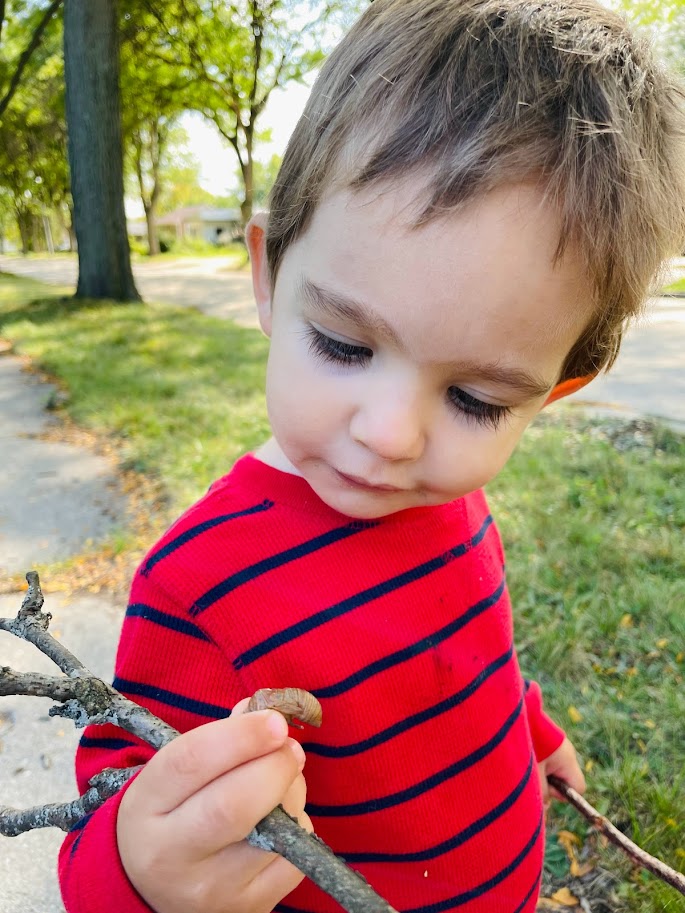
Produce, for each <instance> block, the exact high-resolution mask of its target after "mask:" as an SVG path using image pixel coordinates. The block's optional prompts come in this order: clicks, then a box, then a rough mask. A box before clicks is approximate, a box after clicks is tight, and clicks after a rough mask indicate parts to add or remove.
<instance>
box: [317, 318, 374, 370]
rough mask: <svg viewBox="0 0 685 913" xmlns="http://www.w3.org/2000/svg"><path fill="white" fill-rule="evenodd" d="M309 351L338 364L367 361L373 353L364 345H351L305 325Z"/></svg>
mask: <svg viewBox="0 0 685 913" xmlns="http://www.w3.org/2000/svg"><path fill="white" fill-rule="evenodd" d="M307 337H308V339H309V351H310V352H313V353H314V355H316V356H317V357H318V358H320V359H321V360H322V361H332V362H334V363H335V364H338V365H359V364H363V363H364V362H366V361H368V359H369V358H371V356H372V355H373V352H372V351H371V349H368V348H367V347H366V346H353V345H352V344H351V343H349V342H341V341H340V340H339V339H333V338H332V337H331V336H326V334H325V333H321V332H320V331H319V330H317V329H316V327H312V326H310V327H307Z"/></svg>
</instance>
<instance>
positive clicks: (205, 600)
mask: <svg viewBox="0 0 685 913" xmlns="http://www.w3.org/2000/svg"><path fill="white" fill-rule="evenodd" d="M374 526H378V523H377V522H374V521H371V520H354V521H353V522H352V523H346V524H345V526H339V527H337V528H336V529H331V530H329V531H328V532H326V533H323V534H322V535H321V536H315V537H314V538H313V539H310V540H309V541H308V542H302V543H300V545H295V546H293V547H292V548H287V549H285V551H282V552H277V553H276V554H275V555H269V557H268V558H263V559H262V560H261V561H258V562H257V563H256V564H251V565H250V566H249V567H245V568H243V569H242V570H240V571H238V572H237V573H235V574H231V576H230V577H227V578H226V579H225V580H222V581H221V583H217V584H216V586H213V587H212V588H211V590H208V591H207V592H206V593H205V594H204V595H203V596H200V598H199V599H197V600H196V601H195V603H194V605H192V606H191V608H190V614H191V615H192V616H193V618H196V617H197V616H198V615H199V614H200V613H201V612H204V611H205V609H208V608H209V607H210V606H212V605H214V603H215V602H218V600H219V599H222V598H223V597H224V596H226V595H228V593H230V592H232V590H235V589H237V588H238V587H239V586H242V585H243V584H244V583H248V582H249V581H250V580H254V579H255V578H256V577H259V576H261V575H262V574H266V573H268V572H269V571H273V570H274V569H275V568H277V567H281V566H282V565H284V564H288V563H289V562H290V561H297V560H298V558H304V557H305V556H306V555H311V554H312V552H316V551H318V550H319V549H320V548H326V546H328V545H332V544H333V543H334V542H340V541H341V540H342V539H347V537H348V536H353V535H355V533H360V532H362V531H363V530H365V529H372V528H373V527H374Z"/></svg>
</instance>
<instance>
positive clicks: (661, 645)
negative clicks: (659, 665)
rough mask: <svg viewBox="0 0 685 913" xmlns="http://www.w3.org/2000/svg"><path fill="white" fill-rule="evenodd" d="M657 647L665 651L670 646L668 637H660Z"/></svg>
mask: <svg viewBox="0 0 685 913" xmlns="http://www.w3.org/2000/svg"><path fill="white" fill-rule="evenodd" d="M656 645H657V647H658V648H659V649H660V650H663V649H664V647H667V646H668V637H660V638H659V640H657V642H656Z"/></svg>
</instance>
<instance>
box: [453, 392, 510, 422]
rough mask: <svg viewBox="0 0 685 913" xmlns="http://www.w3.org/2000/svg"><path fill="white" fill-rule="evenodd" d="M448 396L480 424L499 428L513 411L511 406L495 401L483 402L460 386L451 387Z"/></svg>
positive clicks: (463, 411)
mask: <svg viewBox="0 0 685 913" xmlns="http://www.w3.org/2000/svg"><path fill="white" fill-rule="evenodd" d="M447 396H448V397H449V400H450V402H451V403H452V405H453V406H454V407H455V409H456V410H457V411H458V412H461V413H462V415H465V416H466V417H467V418H468V419H471V420H473V421H475V422H476V424H478V425H486V426H487V425H489V426H490V427H491V428H497V427H498V426H499V424H500V422H501V421H502V419H503V418H505V417H506V416H507V415H509V414H510V413H511V407H510V406H497V405H495V404H494V403H486V402H483V400H482V399H476V398H475V396H471V394H470V393H466V392H465V391H464V390H461V389H460V388H459V387H450V388H449V390H448V391H447Z"/></svg>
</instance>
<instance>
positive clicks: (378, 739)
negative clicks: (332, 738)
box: [302, 646, 514, 758]
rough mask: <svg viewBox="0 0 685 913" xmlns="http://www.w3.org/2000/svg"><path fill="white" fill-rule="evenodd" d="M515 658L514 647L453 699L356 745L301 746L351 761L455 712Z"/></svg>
mask: <svg viewBox="0 0 685 913" xmlns="http://www.w3.org/2000/svg"><path fill="white" fill-rule="evenodd" d="M513 655H514V648H513V646H512V647H510V648H509V649H508V650H507V652H506V653H503V654H502V656H498V657H497V659H495V660H493V661H492V662H491V663H490V665H488V666H486V667H485V669H483V670H482V671H481V672H479V673H478V675H477V676H476V677H475V678H474V679H473V680H472V681H470V682H469V683H468V685H466V686H465V687H464V688H462V689H461V690H460V691H457V692H456V694H452V695H450V697H447V698H445V699H444V700H442V701H439V702H438V703H437V704H433V705H432V706H431V707H426V708H425V709H424V710H420V711H419V712H418V713H414V714H412V716H408V717H405V718H404V719H403V720H400V721H399V722H398V723H395V724H393V725H392V726H388V728H387V729H383V730H381V731H380V732H375V733H374V734H373V735H372V736H369V738H368V739H363V740H362V741H361V742H353V743H352V744H349V745H322V744H321V743H319V742H306V743H305V744H303V746H302V747H303V748H304V750H305V751H306V752H308V753H309V754H316V755H321V756H322V757H324V758H348V757H350V755H355V754H361V752H363V751H368V750H369V749H371V748H375V747H376V746H377V745H381V744H383V742H389V741H390V739H394V738H395V736H398V735H400V734H401V733H403V732H406V731H407V730H408V729H412V728H413V727H414V726H420V725H421V724H422V723H425V722H427V720H432V719H433V718H434V717H436V716H440V714H441V713H446V712H447V711H448V710H452V709H454V707H457V706H458V705H459V704H461V703H463V702H464V701H465V700H467V699H468V698H470V697H471V696H472V695H473V694H475V693H476V691H477V690H478V689H479V688H480V686H481V685H482V684H483V683H484V682H486V681H487V679H489V678H490V676H491V675H494V674H495V672H497V671H498V670H499V669H501V668H502V667H503V666H506V664H507V663H508V662H509V660H510V659H511V658H512V656H513Z"/></svg>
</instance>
